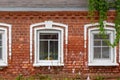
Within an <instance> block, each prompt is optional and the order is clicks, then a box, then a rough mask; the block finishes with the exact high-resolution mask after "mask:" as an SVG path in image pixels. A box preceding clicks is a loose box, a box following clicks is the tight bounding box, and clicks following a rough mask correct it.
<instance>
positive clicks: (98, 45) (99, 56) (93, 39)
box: [89, 29, 115, 64]
mask: <svg viewBox="0 0 120 80" xmlns="http://www.w3.org/2000/svg"><path fill="white" fill-rule="evenodd" d="M89 39H90V41H89V51H90V52H89V55H90V56H89V60H90V63H93V64H98V63H99V62H103V63H107V62H110V63H112V62H114V55H115V53H114V52H115V48H112V47H111V46H108V44H107V43H106V41H107V40H109V41H110V42H111V43H113V39H114V31H112V30H107V29H106V38H102V36H101V35H100V34H99V31H98V30H91V31H90V35H89ZM101 64H102V63H101Z"/></svg>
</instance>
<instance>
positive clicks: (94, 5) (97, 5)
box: [89, 0, 120, 47]
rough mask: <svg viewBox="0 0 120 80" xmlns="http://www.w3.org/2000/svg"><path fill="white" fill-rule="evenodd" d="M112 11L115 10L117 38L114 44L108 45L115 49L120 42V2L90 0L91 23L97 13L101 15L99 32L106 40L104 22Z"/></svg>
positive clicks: (114, 0)
mask: <svg viewBox="0 0 120 80" xmlns="http://www.w3.org/2000/svg"><path fill="white" fill-rule="evenodd" d="M110 9H115V11H116V16H115V20H114V21H115V30H116V38H115V40H114V43H110V41H107V43H108V44H109V45H110V46H112V47H115V46H116V45H117V44H118V43H119V40H120V0H89V17H90V18H91V21H93V20H94V16H95V12H98V14H99V26H98V27H99V30H100V34H102V35H103V37H104V38H105V37H106V36H105V29H104V21H105V20H106V19H107V13H108V11H109V10H110Z"/></svg>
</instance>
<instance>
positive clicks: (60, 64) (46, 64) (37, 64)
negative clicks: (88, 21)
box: [33, 63, 64, 67]
mask: <svg viewBox="0 0 120 80" xmlns="http://www.w3.org/2000/svg"><path fill="white" fill-rule="evenodd" d="M33 66H34V67H40V66H64V64H63V63H34V64H33Z"/></svg>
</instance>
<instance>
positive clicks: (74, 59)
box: [0, 11, 120, 76]
mask: <svg viewBox="0 0 120 80" xmlns="http://www.w3.org/2000/svg"><path fill="white" fill-rule="evenodd" d="M87 16H88V12H87V11H52V12H50V11H47V12H46V11H39V12H35V11H34V12H30V11H27V12H7V11H2V12H0V23H1V27H5V26H7V25H8V24H9V25H11V33H9V32H10V30H9V28H8V27H5V28H6V29H7V32H8V33H7V37H8V39H7V44H8V45H9V46H7V49H6V50H7V55H6V57H7V63H6V65H2V64H1V70H0V75H1V76H16V75H19V74H23V75H33V74H37V73H60V72H68V73H79V72H81V73H119V72H120V66H119V46H117V48H116V53H114V54H115V55H116V58H115V64H102V65H92V66H90V65H89V49H88V47H89V45H88V42H89V40H88V39H89V38H88V34H87V33H88V29H87V31H86V35H87V36H86V35H85V25H87V24H91V22H90V18H89V17H87ZM114 17H115V12H114V11H110V12H109V13H108V20H107V22H109V23H113V19H114ZM45 21H46V22H45ZM97 21H98V16H97V14H96V16H95V22H97ZM47 22H48V23H47ZM3 23H4V24H6V25H4V24H3ZM51 23H53V24H52V25H51ZM55 23H56V24H55ZM34 24H38V25H36V26H37V28H38V30H39V27H45V26H46V25H47V24H48V28H45V29H47V30H50V28H49V26H52V27H53V26H57V27H60V28H61V30H62V29H63V34H64V35H63V36H64V37H63V45H62V46H63V58H62V59H63V62H62V64H61V63H60V64H54V62H53V63H52V64H49V63H47V65H44V64H43V65H41V63H39V62H38V65H34V63H35V62H36V63H37V61H35V58H36V57H35V56H36V54H35V52H34V51H35V48H34V47H35V43H34V41H35V40H34V38H35V36H34V35H35V33H34V31H35V29H36V28H35V27H33V30H32V31H33V32H32V34H31V31H30V30H31V26H33V25H34ZM40 24H43V25H40ZM60 24H61V25H60ZM64 25H66V26H67V27H68V36H66V34H65V33H66V30H65V27H64ZM34 26H35V25H34ZM110 26H111V25H110ZM46 27H47V26H46ZM90 28H92V27H90ZM53 32H54V31H53ZM61 33H62V32H61ZM30 34H31V35H32V38H31V40H30V37H31V35H30ZM10 35H11V38H10ZM85 36H86V37H87V38H86V40H85V39H84V38H85ZM10 39H11V43H10V44H9V40H10ZM60 39H61V38H60ZM66 40H67V43H66ZM31 41H32V43H31ZM10 45H11V47H10ZM31 45H32V47H31ZM10 49H11V50H10ZM31 51H32V52H31ZM60 52H61V51H60ZM114 54H113V56H115V55H114ZM60 56H61V54H60ZM61 57H62V56H61ZM60 59H61V58H60ZM99 64H100V63H99Z"/></svg>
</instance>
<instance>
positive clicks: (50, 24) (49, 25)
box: [30, 21, 68, 63]
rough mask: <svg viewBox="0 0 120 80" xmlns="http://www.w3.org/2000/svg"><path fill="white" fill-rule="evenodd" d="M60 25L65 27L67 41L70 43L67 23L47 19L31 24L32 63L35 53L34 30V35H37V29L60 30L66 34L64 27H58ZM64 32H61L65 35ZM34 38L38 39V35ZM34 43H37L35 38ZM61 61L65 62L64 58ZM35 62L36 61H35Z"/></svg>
mask: <svg viewBox="0 0 120 80" xmlns="http://www.w3.org/2000/svg"><path fill="white" fill-rule="evenodd" d="M38 26H44V27H38ZM53 26H56V27H53ZM58 26H61V27H63V28H65V43H66V44H68V26H67V25H65V24H61V23H56V22H52V21H45V22H42V23H36V24H32V25H30V61H31V63H32V55H33V51H32V48H33V46H32V45H33V30H34V35H36V31H37V30H42V29H54V30H60V31H61V32H62V33H63V34H64V31H63V28H61V27H58ZM63 34H61V35H62V36H63ZM63 38H64V37H63ZM34 39H36V36H34ZM63 40H64V39H63ZM63 40H62V41H63ZM34 43H35V40H34ZM62 44H63V43H62ZM35 46H36V44H35ZM34 51H36V50H34ZM62 52H63V50H62ZM35 53H36V52H35ZM61 55H62V56H63V54H61ZM35 56H36V54H35ZM35 61H36V60H35ZM61 62H62V63H63V58H62V60H61ZM34 63H36V62H34Z"/></svg>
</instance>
